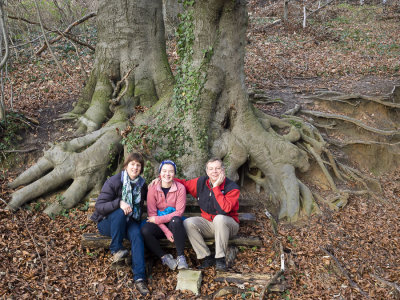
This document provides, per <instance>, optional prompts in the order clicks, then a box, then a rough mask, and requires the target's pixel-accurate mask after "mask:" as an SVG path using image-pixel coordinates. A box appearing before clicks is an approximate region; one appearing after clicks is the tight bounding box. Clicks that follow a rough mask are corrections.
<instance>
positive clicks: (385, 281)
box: [370, 274, 400, 293]
mask: <svg viewBox="0 0 400 300" xmlns="http://www.w3.org/2000/svg"><path fill="white" fill-rule="evenodd" d="M370 276H372V277H374V278H375V279H377V280H378V281H380V282H382V283H383V284H386V285H388V286H390V287H391V288H394V289H395V290H397V291H398V292H399V293H400V286H399V285H398V284H397V283H395V282H390V281H387V280H385V279H383V278H381V277H379V276H378V275H376V274H370Z"/></svg>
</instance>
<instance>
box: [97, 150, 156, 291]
mask: <svg viewBox="0 0 400 300" xmlns="http://www.w3.org/2000/svg"><path fill="white" fill-rule="evenodd" d="M143 166H144V161H143V157H142V156H141V155H140V154H138V153H131V154H129V155H128V157H127V158H126V160H125V162H124V167H123V169H124V170H123V171H122V172H121V173H118V174H117V175H114V176H112V177H110V178H109V179H108V180H107V181H106V182H105V183H104V185H103V188H102V190H101V193H100V195H99V197H98V198H97V201H96V206H95V212H94V213H93V215H92V216H91V219H92V220H93V221H95V222H97V223H98V224H97V228H98V229H99V232H100V233H101V234H102V235H106V236H110V237H111V244H110V250H111V253H112V254H113V261H114V262H117V261H120V260H122V259H124V258H125V257H126V256H128V254H129V252H128V251H127V250H126V249H125V248H124V247H123V245H122V241H123V239H124V238H126V239H128V240H129V241H130V242H131V252H132V272H133V276H134V280H135V285H136V288H137V289H138V291H139V292H140V293H141V294H142V295H148V294H149V293H150V292H149V290H148V288H147V286H146V283H145V280H146V274H145V260H144V243H143V237H142V235H141V233H140V221H141V217H142V211H143V204H144V200H145V199H146V197H147V185H146V183H145V180H144V178H143V177H142V176H140V174H141V173H142V172H143Z"/></svg>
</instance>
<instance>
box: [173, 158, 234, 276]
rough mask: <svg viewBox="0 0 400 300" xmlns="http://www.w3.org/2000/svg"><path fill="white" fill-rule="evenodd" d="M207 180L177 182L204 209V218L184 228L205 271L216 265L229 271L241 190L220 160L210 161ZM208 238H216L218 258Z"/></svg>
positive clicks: (188, 222)
mask: <svg viewBox="0 0 400 300" xmlns="http://www.w3.org/2000/svg"><path fill="white" fill-rule="evenodd" d="M206 173H207V176H201V177H198V178H195V179H191V180H187V181H186V180H183V179H175V180H177V181H179V182H180V183H182V184H183V185H184V186H185V188H186V191H187V192H188V193H190V194H191V195H192V196H193V197H195V198H196V199H197V201H198V203H199V206H200V209H201V217H191V218H187V219H186V220H185V221H184V222H183V225H184V226H185V229H186V234H187V236H188V238H189V241H190V243H191V244H192V247H193V249H194V251H195V252H196V255H197V259H199V260H202V263H201V265H200V268H201V269H204V268H207V267H210V266H213V265H216V269H217V270H222V271H223V270H226V268H227V267H226V262H225V255H226V250H227V247H228V241H229V238H230V237H231V236H232V235H235V234H236V233H237V232H238V231H239V218H238V209H239V195H240V190H239V186H238V185H237V184H236V183H235V182H233V181H232V180H230V179H229V178H226V177H225V168H224V165H223V163H222V161H221V160H220V159H217V158H213V159H210V160H209V161H208V162H207V164H206ZM204 238H215V256H213V255H212V254H211V252H210V249H209V248H208V246H207V245H206V243H205V241H204Z"/></svg>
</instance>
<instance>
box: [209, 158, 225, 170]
mask: <svg viewBox="0 0 400 300" xmlns="http://www.w3.org/2000/svg"><path fill="white" fill-rule="evenodd" d="M215 161H219V162H220V163H221V167H222V169H223V170H225V166H224V162H223V161H222V160H221V159H220V158H217V157H213V158H210V159H209V160H208V161H207V162H206V171H207V166H208V164H209V163H212V162H215Z"/></svg>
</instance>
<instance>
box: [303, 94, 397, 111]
mask: <svg viewBox="0 0 400 300" xmlns="http://www.w3.org/2000/svg"><path fill="white" fill-rule="evenodd" d="M394 91H395V90H393V91H392V93H391V94H389V95H385V96H365V95H360V94H343V93H340V92H332V91H329V92H323V93H319V94H317V95H313V96H309V97H304V98H305V99H316V100H322V101H332V102H334V101H336V102H343V103H346V104H349V105H352V106H358V104H359V103H360V100H363V101H371V102H375V103H378V104H381V105H383V106H386V107H391V108H400V103H394V102H389V100H391V99H392V97H393V94H394ZM354 101H357V102H356V103H353V102H354Z"/></svg>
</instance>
